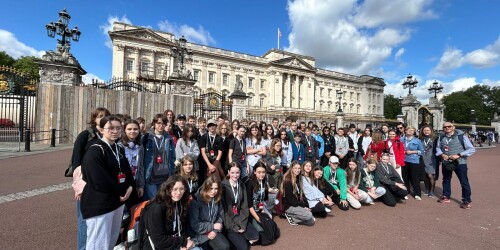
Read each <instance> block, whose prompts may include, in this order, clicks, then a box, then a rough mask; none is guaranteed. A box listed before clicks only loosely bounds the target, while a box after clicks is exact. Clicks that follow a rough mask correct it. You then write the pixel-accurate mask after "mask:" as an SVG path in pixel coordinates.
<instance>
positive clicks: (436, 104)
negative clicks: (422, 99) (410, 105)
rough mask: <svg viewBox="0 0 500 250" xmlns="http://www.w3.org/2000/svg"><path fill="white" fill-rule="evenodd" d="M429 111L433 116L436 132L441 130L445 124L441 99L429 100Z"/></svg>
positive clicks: (432, 98)
mask: <svg viewBox="0 0 500 250" xmlns="http://www.w3.org/2000/svg"><path fill="white" fill-rule="evenodd" d="M429 111H431V113H432V115H433V120H432V124H433V128H434V129H436V130H441V129H442V127H443V123H444V112H443V111H444V105H443V103H442V102H441V101H439V99H437V98H434V97H431V98H429Z"/></svg>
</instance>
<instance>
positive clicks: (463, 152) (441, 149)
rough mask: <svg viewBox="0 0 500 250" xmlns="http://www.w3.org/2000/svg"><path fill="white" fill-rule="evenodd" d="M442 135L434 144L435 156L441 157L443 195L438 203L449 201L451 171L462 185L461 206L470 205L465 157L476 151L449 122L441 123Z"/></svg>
mask: <svg viewBox="0 0 500 250" xmlns="http://www.w3.org/2000/svg"><path fill="white" fill-rule="evenodd" d="M443 130H444V135H442V136H440V137H439V138H438V141H437V146H436V156H438V157H441V159H442V160H441V161H442V162H443V169H442V173H443V196H441V198H440V199H439V200H438V202H440V203H449V202H450V196H451V175H452V173H453V172H455V174H456V175H457V177H458V180H459V181H460V185H461V186H462V204H460V207H461V208H464V209H469V208H470V207H471V197H470V196H471V188H470V184H469V177H468V176H467V158H468V157H469V156H471V155H472V154H474V152H476V149H475V148H474V146H473V145H472V144H471V142H470V141H469V140H464V133H463V132H462V131H459V130H455V126H454V125H453V124H452V123H450V122H445V123H444V125H443Z"/></svg>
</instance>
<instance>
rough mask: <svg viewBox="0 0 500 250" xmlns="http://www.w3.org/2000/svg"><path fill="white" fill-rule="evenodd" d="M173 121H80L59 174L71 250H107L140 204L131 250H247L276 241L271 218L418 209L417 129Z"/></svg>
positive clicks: (429, 138) (104, 114) (432, 171)
mask: <svg viewBox="0 0 500 250" xmlns="http://www.w3.org/2000/svg"><path fill="white" fill-rule="evenodd" d="M174 117H175V115H174V114H173V112H172V111H171V110H167V111H165V113H164V114H157V115H155V116H154V117H153V119H152V121H151V123H150V124H146V122H145V120H144V119H143V118H138V119H135V120H132V119H130V118H129V117H127V116H123V115H111V114H110V112H109V111H108V110H107V109H105V108H98V109H96V110H95V111H94V112H93V113H92V115H91V119H90V122H89V125H90V127H89V129H87V130H85V131H83V132H82V133H80V134H79V135H78V137H77V139H76V141H75V146H74V149H73V155H72V159H71V164H70V169H69V170H67V171H69V174H71V173H72V176H73V179H74V182H73V188H74V189H75V198H76V200H77V214H78V249H113V247H114V246H115V245H116V243H117V239H118V238H119V235H120V232H122V234H123V230H121V227H122V226H121V223H122V219H123V214H124V211H129V212H130V210H131V209H132V208H133V207H134V205H136V204H138V203H140V202H142V201H149V202H148V205H147V206H146V207H145V208H144V211H143V213H142V215H141V218H140V225H141V228H142V229H143V230H140V235H139V236H138V237H139V239H138V240H139V242H140V248H141V249H193V248H201V249H230V248H235V249H248V248H249V247H250V246H251V245H253V244H270V243H272V242H273V241H274V240H276V239H277V238H278V237H279V229H278V228H277V226H276V224H275V223H274V222H273V221H272V218H273V214H277V215H282V216H283V217H285V218H287V220H288V222H289V223H290V224H291V225H299V224H302V225H313V224H314V223H315V220H316V219H315V218H316V217H326V216H327V214H328V213H330V212H331V210H332V207H333V206H337V207H338V208H339V209H340V210H343V211H346V210H348V209H349V207H352V208H354V209H360V208H361V207H362V204H373V203H374V201H376V200H381V201H382V202H383V203H384V204H386V205H388V206H395V205H396V203H398V202H400V203H405V201H406V199H407V197H408V194H409V193H410V192H409V191H410V190H413V191H412V192H413V195H414V197H415V199H416V200H421V198H420V196H421V190H420V178H421V176H422V165H424V168H425V172H426V173H427V177H426V178H425V179H426V187H427V191H426V194H427V195H428V196H429V197H432V196H433V192H434V187H435V185H434V183H435V179H436V173H437V171H436V166H437V164H436V159H435V157H434V156H435V152H436V150H435V148H436V138H435V137H433V135H432V130H431V129H430V128H429V127H426V128H423V129H422V135H421V138H417V137H415V135H414V134H415V129H414V128H412V127H406V128H405V127H404V126H403V124H398V126H397V130H390V129H389V126H387V125H384V126H382V128H381V131H380V132H379V131H375V132H372V130H371V128H366V129H365V130H364V132H363V133H361V134H360V133H358V132H357V131H356V129H355V128H354V129H353V127H352V126H350V128H349V130H348V131H347V133H345V132H346V131H344V128H339V129H337V130H336V129H335V127H334V124H333V125H331V126H330V127H328V126H323V129H322V131H321V133H320V131H319V130H320V129H319V126H317V125H314V124H312V125H311V126H304V127H302V126H301V127H300V128H299V127H298V126H297V123H295V122H293V121H291V120H289V119H287V121H286V122H285V123H283V124H281V125H279V124H278V120H277V119H273V122H272V123H271V124H266V123H262V122H261V123H260V124H258V123H257V122H249V121H246V120H244V121H241V123H240V121H237V120H235V121H232V122H231V123H229V122H228V121H224V119H222V118H220V119H219V120H218V121H215V120H212V119H210V120H208V121H207V120H206V119H205V118H198V120H197V124H195V123H196V119H195V118H194V117H186V116H185V115H182V114H180V115H178V116H177V119H176V121H174ZM196 125H197V126H196ZM301 125H302V124H301ZM323 125H325V124H323ZM247 129H248V130H247ZM420 156H422V157H420ZM421 158H422V159H421ZM67 174H68V173H67ZM273 223H274V224H273Z"/></svg>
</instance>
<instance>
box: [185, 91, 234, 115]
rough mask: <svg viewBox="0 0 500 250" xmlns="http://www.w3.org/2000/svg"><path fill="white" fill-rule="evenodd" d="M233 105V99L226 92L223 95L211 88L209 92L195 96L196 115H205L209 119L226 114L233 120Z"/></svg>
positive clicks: (194, 109) (194, 107)
mask: <svg viewBox="0 0 500 250" xmlns="http://www.w3.org/2000/svg"><path fill="white" fill-rule="evenodd" d="M232 107H233V101H232V100H230V99H229V98H228V97H227V96H226V95H225V94H222V95H221V94H219V93H217V92H215V90H212V89H209V90H208V92H207V93H204V94H200V95H195V96H194V101H193V112H194V115H195V116H196V117H205V118H206V119H207V120H208V119H217V118H218V117H219V116H224V117H226V118H227V120H230V121H231V120H232V119H231V110H232Z"/></svg>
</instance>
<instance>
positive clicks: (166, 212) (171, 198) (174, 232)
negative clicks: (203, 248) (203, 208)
mask: <svg viewBox="0 0 500 250" xmlns="http://www.w3.org/2000/svg"><path fill="white" fill-rule="evenodd" d="M188 197H189V192H187V182H186V180H185V179H184V178H183V177H182V176H178V175H174V176H170V177H169V178H168V179H167V180H166V181H165V182H163V183H162V184H161V186H160V188H159V189H158V192H157V193H156V195H155V197H154V198H153V200H152V201H151V202H150V203H149V204H148V205H147V206H146V207H145V208H144V211H143V214H142V215H141V220H142V222H143V223H141V226H142V227H143V228H142V229H143V230H142V234H143V237H142V239H141V243H142V244H143V245H139V248H140V249H145V250H149V249H181V250H187V249H192V248H193V247H194V242H193V240H191V239H190V238H189V237H188V235H187V228H188V199H189V198H188Z"/></svg>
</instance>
